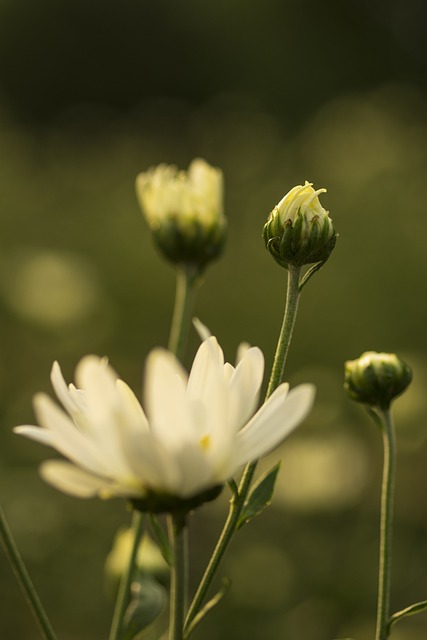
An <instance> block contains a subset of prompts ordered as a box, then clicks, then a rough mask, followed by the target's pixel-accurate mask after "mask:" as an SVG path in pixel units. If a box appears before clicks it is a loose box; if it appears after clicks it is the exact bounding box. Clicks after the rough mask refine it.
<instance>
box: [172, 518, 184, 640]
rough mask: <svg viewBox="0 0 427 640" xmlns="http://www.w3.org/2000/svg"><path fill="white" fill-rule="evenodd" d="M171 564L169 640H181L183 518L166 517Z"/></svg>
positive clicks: (182, 621)
mask: <svg viewBox="0 0 427 640" xmlns="http://www.w3.org/2000/svg"><path fill="white" fill-rule="evenodd" d="M168 529H169V539H170V542H171V547H172V554H173V564H172V570H171V587H170V620H169V640H183V637H184V636H183V629H184V610H185V604H186V599H187V585H188V576H187V567H188V544H187V526H186V519H185V516H182V515H170V516H168Z"/></svg>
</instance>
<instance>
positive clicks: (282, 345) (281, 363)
mask: <svg viewBox="0 0 427 640" xmlns="http://www.w3.org/2000/svg"><path fill="white" fill-rule="evenodd" d="M300 275H301V267H296V266H293V265H289V268H288V281H287V292H286V303H285V311H284V316H283V323H282V327H281V330H280V335H279V340H278V343H277V348H276V353H275V356H274V362H273V367H272V371H271V375H270V381H269V385H268V390H267V394H266V400H267V398H269V397H270V395H271V394H272V393H273V391H274V390H275V389H277V387H278V386H279V385H280V383H281V382H282V379H283V373H284V370H285V365H286V359H287V356H288V353H289V346H290V343H291V339H292V334H293V330H294V326H295V320H296V316H297V311H298V302H299V298H300V294H301V290H302V286H303V285H304V284H305V282H307V279H306V280H305V281H300ZM256 467H257V461H254V462H251V463H248V464H247V465H246V467H245V469H244V471H243V475H242V478H241V480H240V483H239V486H238V487H237V486H236V485H235V483H232V484H231V486H232V489H233V497H232V499H231V503H230V509H229V512H228V516H227V520H226V522H225V524H224V527H223V529H222V532H221V535H220V537H219V539H218V542H217V544H216V547H215V549H214V551H213V554H212V556H211V558H210V560H209V563H208V565H207V567H206V570H205V573H204V575H203V577H202V579H201V581H200V584H199V587H198V589H197V592H196V594H195V596H194V598H193V601H192V602H191V605H190V608H189V610H188V614H187V618H186V621H185V633H184V637H185V638H188V637H189V635H190V633H191V632H192V630H193V629H194V626H195V625H194V624H193V621H194V619H195V618H196V616H197V615H198V613H199V611H200V609H201V608H202V607H203V604H204V602H205V599H206V596H207V593H208V591H209V588H210V586H211V584H212V581H213V579H214V577H215V575H216V573H217V571H218V568H219V565H220V563H221V561H222V558H223V557H224V554H225V552H226V550H227V548H228V546H229V544H230V542H231V540H232V538H233V536H234V534H235V532H236V530H237V527H238V524H239V519H240V516H241V514H242V511H243V507H244V505H245V501H246V499H247V496H248V493H249V490H250V487H251V483H252V479H253V476H254V473H255V470H256Z"/></svg>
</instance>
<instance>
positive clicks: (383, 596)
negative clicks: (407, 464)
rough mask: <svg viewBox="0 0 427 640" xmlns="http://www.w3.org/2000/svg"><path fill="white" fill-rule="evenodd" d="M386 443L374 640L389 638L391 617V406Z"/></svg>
mask: <svg viewBox="0 0 427 640" xmlns="http://www.w3.org/2000/svg"><path fill="white" fill-rule="evenodd" d="M378 415H379V417H380V420H381V425H382V432H383V443H384V466H383V479H382V488H381V519H380V562H379V580H378V607H377V628H376V634H375V640H387V638H388V636H389V630H388V622H389V616H390V585H391V559H392V535H393V499H394V479H395V471H396V447H395V436H394V424H393V418H392V415H391V412H390V410H389V409H387V410H384V411H381V412H379V414H378Z"/></svg>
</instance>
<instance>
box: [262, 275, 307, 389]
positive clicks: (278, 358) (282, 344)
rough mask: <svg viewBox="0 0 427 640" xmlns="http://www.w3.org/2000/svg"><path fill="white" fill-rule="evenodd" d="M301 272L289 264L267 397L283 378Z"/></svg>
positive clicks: (292, 330)
mask: <svg viewBox="0 0 427 640" xmlns="http://www.w3.org/2000/svg"><path fill="white" fill-rule="evenodd" d="M300 274H301V267H295V266H294V265H291V264H290V265H289V268H288V287H287V289H286V303H285V312H284V315H283V322H282V327H281V329H280V335H279V340H278V342H277V347H276V353H275V355H274V361H273V368H272V370H271V374H270V381H269V383H268V389H267V395H266V399H267V398H269V397H270V396H271V394H272V393H273V391H274V390H275V389H277V387H278V386H279V384H280V383H281V382H282V380H283V373H284V371H285V365H286V360H287V357H288V353H289V347H290V344H291V340H292V334H293V332H294V326H295V320H296V317H297V311H298V303H299V298H300V293H301V290H300Z"/></svg>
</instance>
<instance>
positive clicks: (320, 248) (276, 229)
mask: <svg viewBox="0 0 427 640" xmlns="http://www.w3.org/2000/svg"><path fill="white" fill-rule="evenodd" d="M324 192H326V189H318V190H317V191H315V190H314V189H313V186H312V183H310V182H307V181H306V183H305V185H304V186H301V185H298V186H297V187H294V188H293V189H291V190H290V191H289V193H287V194H286V195H285V197H284V198H282V200H281V201H280V202H279V204H278V205H277V206H276V207H274V209H273V211H272V212H271V213H270V215H269V217H268V220H267V222H266V223H265V225H264V230H263V238H264V242H265V245H266V247H267V249H268V250H269V251H270V253H271V255H272V256H273V257H274V259H275V260H276V261H277V262H278V263H279V264H280V265H281V266H282V267H285V268H288V266H289V265H290V264H291V265H294V266H296V267H301V266H303V265H305V264H311V263H314V262H325V261H326V260H327V259H328V258H329V256H330V254H331V252H332V249H333V248H334V246H335V242H336V239H337V234H336V232H335V228H334V225H333V224H332V220H331V218H330V217H329V214H328V212H327V211H326V210H325V209H324V208H323V207H322V205H321V204H320V202H319V198H318V195H319V194H320V193H324Z"/></svg>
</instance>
